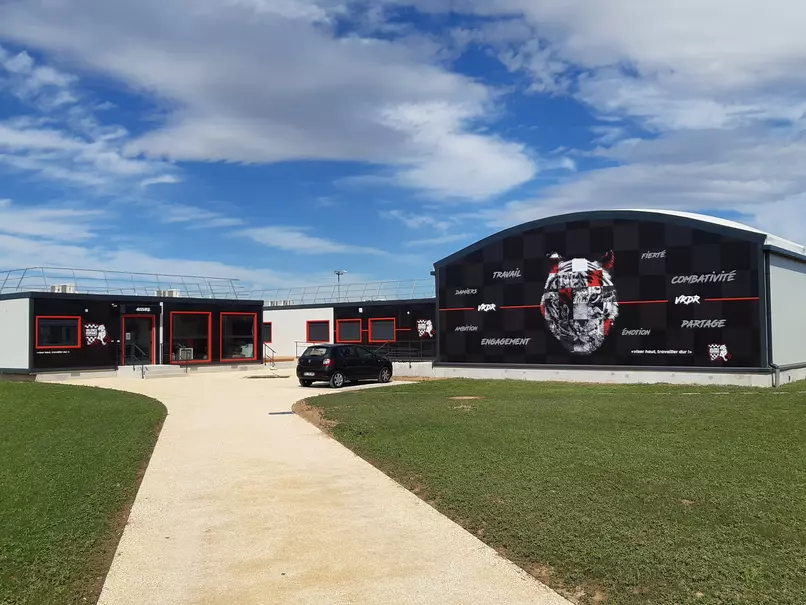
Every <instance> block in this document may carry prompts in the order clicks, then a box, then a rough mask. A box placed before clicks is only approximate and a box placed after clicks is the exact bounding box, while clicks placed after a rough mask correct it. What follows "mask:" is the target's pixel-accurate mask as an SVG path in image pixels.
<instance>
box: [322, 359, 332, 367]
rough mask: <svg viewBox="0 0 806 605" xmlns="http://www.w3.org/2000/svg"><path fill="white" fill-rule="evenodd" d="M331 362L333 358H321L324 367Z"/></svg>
mask: <svg viewBox="0 0 806 605" xmlns="http://www.w3.org/2000/svg"><path fill="white" fill-rule="evenodd" d="M331 363H333V360H332V359H330V357H325V358H324V359H323V360H322V365H323V366H325V367H327V366H329V365H330V364H331Z"/></svg>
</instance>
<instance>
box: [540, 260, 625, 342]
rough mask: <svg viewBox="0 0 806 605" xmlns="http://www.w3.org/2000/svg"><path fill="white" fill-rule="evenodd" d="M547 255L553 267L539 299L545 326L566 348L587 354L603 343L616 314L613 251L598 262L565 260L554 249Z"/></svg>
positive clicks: (617, 306) (616, 302) (616, 300)
mask: <svg viewBox="0 0 806 605" xmlns="http://www.w3.org/2000/svg"><path fill="white" fill-rule="evenodd" d="M549 258H551V260H552V268H551V272H550V273H549V276H548V278H547V279H546V288H545V291H544V293H543V300H542V311H543V317H544V319H545V321H546V325H547V326H548V328H549V331H550V332H551V334H552V335H553V336H554V338H556V339H557V340H558V341H560V344H562V346H563V347H565V348H566V349H567V350H568V351H570V352H571V353H573V354H575V355H590V354H592V353H594V352H595V351H597V350H598V349H599V347H601V346H602V344H603V343H604V341H605V338H607V335H608V334H609V333H610V331H611V329H612V327H613V324H614V323H615V321H616V318H617V317H618V312H619V305H618V298H617V293H616V287H615V286H614V285H613V279H612V276H611V273H612V271H613V266H614V261H615V257H614V255H613V252H612V251H610V252H608V253H607V254H605V255H604V257H603V258H602V259H601V260H600V261H591V260H588V259H586V258H572V259H570V260H565V259H564V258H563V257H562V256H560V255H559V254H557V253H556V252H555V253H554V254H552V255H550V257H549Z"/></svg>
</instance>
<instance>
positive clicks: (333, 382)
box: [330, 371, 344, 389]
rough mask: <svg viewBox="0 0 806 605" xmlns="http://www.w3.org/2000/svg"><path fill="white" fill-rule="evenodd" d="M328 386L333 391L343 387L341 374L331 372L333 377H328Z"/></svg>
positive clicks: (342, 375)
mask: <svg viewBox="0 0 806 605" xmlns="http://www.w3.org/2000/svg"><path fill="white" fill-rule="evenodd" d="M330 386H332V387H333V388H334V389H340V388H341V387H343V386H344V374H342V373H341V372H338V371H336V372H333V376H331V377H330Z"/></svg>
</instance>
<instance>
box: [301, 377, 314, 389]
mask: <svg viewBox="0 0 806 605" xmlns="http://www.w3.org/2000/svg"><path fill="white" fill-rule="evenodd" d="M299 383H300V385H302V386H304V387H309V386H311V385H312V384H313V380H302V379H301V378H300V381H299Z"/></svg>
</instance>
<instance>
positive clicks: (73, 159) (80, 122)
mask: <svg viewBox="0 0 806 605" xmlns="http://www.w3.org/2000/svg"><path fill="white" fill-rule="evenodd" d="M0 48H2V47H0ZM75 82H76V78H75V77H74V76H72V75H69V74H65V73H63V72H60V71H57V70H56V69H54V68H52V67H49V66H40V65H37V64H36V63H35V61H34V60H33V58H31V56H30V55H28V54H27V53H26V52H24V51H23V52H20V53H17V54H16V55H11V54H10V53H8V52H7V51H6V50H4V49H3V52H2V54H0V89H2V88H3V87H6V88H8V89H9V90H10V91H11V92H12V93H13V94H16V95H17V96H18V97H19V98H20V99H22V100H23V101H24V102H25V103H26V104H28V106H29V108H30V109H31V110H32V111H34V115H32V114H30V113H29V114H27V115H18V116H16V117H10V118H8V119H6V120H5V121H2V122H0V167H3V166H5V167H6V168H9V169H11V170H14V171H21V172H25V173H32V174H34V175H36V176H37V177H40V178H43V179H46V180H49V181H56V182H59V183H63V184H64V183H66V184H72V185H79V186H83V187H89V188H94V189H98V190H106V191H109V190H112V189H115V188H119V187H120V186H127V187H128V186H129V185H131V184H132V183H131V181H132V180H133V179H139V180H141V181H144V182H146V183H149V181H150V182H151V183H152V184H153V183H155V182H161V183H168V182H176V177H175V176H173V175H172V174H169V173H170V172H171V171H172V167H171V166H169V165H168V164H166V163H164V162H158V161H152V160H144V159H141V158H135V157H127V156H126V155H125V154H124V153H123V147H124V145H125V144H126V142H127V140H128V139H129V133H128V132H127V131H126V129H125V128H122V127H121V126H117V125H102V124H100V123H99V122H98V121H97V120H96V118H95V116H94V115H93V113H92V107H91V106H85V105H83V104H81V103H79V102H78V95H77V94H76V93H75V92H74V90H73V85H74V84H75Z"/></svg>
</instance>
